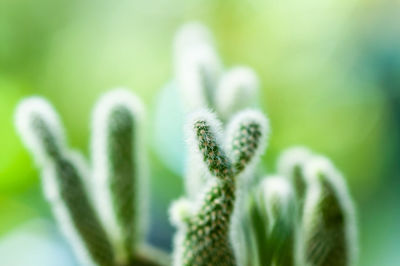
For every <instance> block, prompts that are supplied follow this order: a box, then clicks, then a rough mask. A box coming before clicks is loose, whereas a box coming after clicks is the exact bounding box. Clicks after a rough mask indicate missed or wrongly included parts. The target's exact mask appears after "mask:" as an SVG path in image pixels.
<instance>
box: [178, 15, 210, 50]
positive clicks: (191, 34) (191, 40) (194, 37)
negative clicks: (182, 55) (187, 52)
mask: <svg viewBox="0 0 400 266" xmlns="http://www.w3.org/2000/svg"><path fill="white" fill-rule="evenodd" d="M203 42H207V43H210V44H213V42H214V40H213V37H212V35H211V33H210V31H209V30H208V29H207V28H206V27H205V26H204V25H203V24H201V23H200V22H189V23H187V24H185V25H183V26H182V27H181V28H180V29H179V30H178V32H177V33H176V35H175V39H174V49H175V52H176V53H179V52H180V51H181V50H184V49H186V48H187V47H190V46H192V45H197V44H199V43H203Z"/></svg>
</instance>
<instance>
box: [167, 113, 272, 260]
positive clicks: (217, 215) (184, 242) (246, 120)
mask: <svg viewBox="0 0 400 266" xmlns="http://www.w3.org/2000/svg"><path fill="white" fill-rule="evenodd" d="M264 124H265V118H262V120H261V121H256V120H254V119H252V116H251V115H246V114H243V115H241V116H239V117H238V119H237V120H235V122H234V123H233V124H232V125H231V126H230V129H229V135H230V136H229V137H228V139H230V140H231V142H230V151H231V152H232V153H233V154H236V153H237V155H238V157H235V161H233V162H234V163H235V165H234V163H233V162H232V159H231V158H230V157H228V155H227V153H226V152H225V150H224V148H223V147H222V145H221V144H220V142H219V140H220V138H221V136H220V132H221V131H222V130H221V126H220V123H219V121H218V120H217V119H216V117H215V115H213V114H212V113H210V112H208V111H200V112H198V113H196V114H195V115H194V117H193V119H192V121H191V122H190V123H189V124H188V126H189V129H188V132H189V135H190V136H191V141H192V143H191V144H192V145H193V146H192V148H193V149H194V151H197V155H198V156H197V157H198V160H201V161H202V163H203V165H204V167H205V168H206V169H207V171H208V173H209V181H208V183H207V186H206V187H205V188H204V191H203V194H202V195H201V197H199V198H198V200H197V201H196V202H194V203H192V207H194V209H195V211H194V212H193V213H192V214H191V215H189V216H186V215H185V217H186V218H183V219H181V221H183V222H184V223H183V225H181V226H180V228H179V230H180V234H179V235H180V238H178V241H177V243H176V254H175V265H177V266H178V265H236V264H237V263H236V259H235V255H234V252H233V248H232V244H231V242H230V223H231V217H232V213H233V210H234V206H235V199H236V177H237V176H238V175H239V174H240V173H241V172H243V171H244V170H245V168H246V167H247V166H248V165H249V164H250V163H251V162H252V161H253V158H254V157H255V156H256V155H259V154H260V153H261V152H260V151H259V150H260V148H261V147H263V146H262V145H261V144H260V142H261V140H264V138H265V134H266V132H265V131H263V130H264V129H265V128H264ZM236 142H238V143H237V144H234V143H236ZM181 202H183V203H185V201H181ZM183 206H186V207H185V208H184V209H187V208H190V205H189V206H188V204H187V203H185V204H183ZM180 207H182V203H179V204H178V203H176V204H174V207H173V208H174V212H175V213H178V212H179V210H180V209H181V208H180ZM183 213H185V214H187V213H188V212H187V211H183Z"/></svg>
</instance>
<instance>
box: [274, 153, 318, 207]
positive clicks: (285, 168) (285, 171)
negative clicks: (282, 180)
mask: <svg viewBox="0 0 400 266" xmlns="http://www.w3.org/2000/svg"><path fill="white" fill-rule="evenodd" d="M312 156H313V154H312V152H311V151H310V150H309V149H307V148H305V147H301V146H298V147H292V148H289V149H287V150H285V151H283V152H282V154H281V155H280V156H279V159H278V163H277V171H278V173H279V174H280V175H282V176H284V177H286V178H288V179H289V180H290V181H291V182H292V184H293V186H294V188H295V193H296V197H297V199H298V200H299V204H300V205H299V209H301V208H302V207H301V206H302V204H303V201H304V195H305V192H306V186H307V181H306V180H305V177H304V167H305V165H306V163H307V162H308V160H309V159H310V158H311V157H312Z"/></svg>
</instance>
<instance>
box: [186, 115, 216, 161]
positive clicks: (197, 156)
mask: <svg viewBox="0 0 400 266" xmlns="http://www.w3.org/2000/svg"><path fill="white" fill-rule="evenodd" d="M197 122H205V123H206V124H207V125H208V126H209V127H210V131H211V133H212V134H213V135H214V137H215V141H217V143H218V144H220V143H219V141H220V140H221V139H222V135H223V130H222V124H221V122H220V121H219V120H218V118H217V116H216V114H215V113H213V112H211V111H209V110H208V109H200V110H198V111H195V112H193V113H191V114H190V115H189V116H188V119H187V121H186V123H185V128H184V131H185V139H186V143H187V145H188V146H189V149H190V150H191V151H193V157H194V158H193V160H194V162H197V163H198V162H199V161H203V155H202V152H201V151H200V148H199V144H198V140H197V132H196V128H195V124H196V123H197Z"/></svg>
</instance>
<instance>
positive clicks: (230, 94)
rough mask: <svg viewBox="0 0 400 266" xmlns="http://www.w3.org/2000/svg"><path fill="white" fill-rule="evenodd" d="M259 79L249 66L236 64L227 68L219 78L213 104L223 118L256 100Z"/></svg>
mask: <svg viewBox="0 0 400 266" xmlns="http://www.w3.org/2000/svg"><path fill="white" fill-rule="evenodd" d="M259 83H260V82H259V79H258V77H257V75H256V73H255V72H254V71H253V70H252V69H251V68H249V67H244V66H238V67H234V68H232V69H230V70H228V71H227V72H226V73H225V74H224V75H223V76H222V77H221V79H220V80H219V83H218V88H217V91H216V96H215V102H216V104H215V106H216V109H217V111H218V114H219V116H220V117H221V118H222V119H223V120H227V119H229V118H230V117H231V116H232V115H233V114H234V113H236V112H238V111H239V110H242V109H244V108H249V107H253V106H254V105H255V104H256V102H257V99H256V98H257V93H258V90H259Z"/></svg>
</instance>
